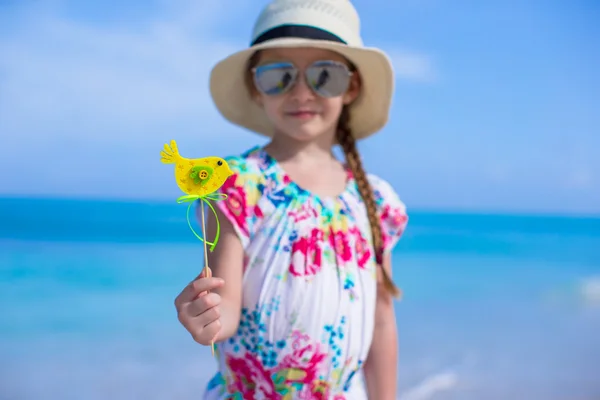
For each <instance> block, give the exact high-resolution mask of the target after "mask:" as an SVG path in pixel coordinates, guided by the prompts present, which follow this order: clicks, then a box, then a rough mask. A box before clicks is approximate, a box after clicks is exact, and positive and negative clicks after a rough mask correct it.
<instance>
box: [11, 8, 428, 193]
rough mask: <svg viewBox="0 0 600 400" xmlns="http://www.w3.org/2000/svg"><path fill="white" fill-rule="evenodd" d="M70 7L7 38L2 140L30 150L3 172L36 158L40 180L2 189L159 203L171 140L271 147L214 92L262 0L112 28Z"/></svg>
mask: <svg viewBox="0 0 600 400" xmlns="http://www.w3.org/2000/svg"><path fill="white" fill-rule="evenodd" d="M65 4H66V3H65ZM63 5H64V4H63V2H62V1H60V0H52V1H50V2H40V3H30V4H29V5H28V8H20V9H18V12H15V15H14V18H13V20H14V21H12V20H11V22H12V23H11V24H10V25H9V28H8V29H6V27H5V29H3V30H2V33H0V134H1V136H2V138H3V140H5V145H6V146H9V147H10V148H14V149H19V151H18V152H7V153H6V154H5V155H4V156H3V157H2V158H0V168H2V169H10V168H13V166H14V165H17V163H20V162H21V160H22V157H23V154H24V153H27V156H28V157H29V158H31V159H34V160H36V162H35V163H29V164H27V165H24V166H23V168H22V170H21V172H22V174H21V175H25V176H35V179H36V182H37V183H36V184H35V185H31V184H30V183H28V182H29V181H30V180H31V179H32V178H27V179H23V178H22V177H17V176H11V177H4V178H3V179H2V181H1V184H0V190H1V191H3V192H7V191H8V192H19V193H23V194H29V193H35V192H42V193H69V194H76V193H85V194H89V195H100V194H103V193H105V192H106V191H107V190H106V185H111V186H113V187H117V188H123V189H113V191H117V190H121V192H120V193H121V194H122V195H136V196H137V195H138V193H140V192H143V193H142V194H148V193H150V194H152V195H155V194H156V193H162V192H163V191H164V189H161V185H162V184H161V185H155V184H154V183H153V182H154V181H155V180H156V178H155V176H156V174H161V173H163V172H164V166H162V165H160V163H158V162H157V160H158V159H157V155H158V153H157V152H158V151H159V150H160V148H161V147H162V144H163V142H165V141H168V140H170V139H176V140H178V141H179V142H180V143H181V144H182V146H181V147H182V149H183V148H185V149H186V152H189V153H188V154H195V153H197V154H206V151H209V152H211V153H212V152H215V153H216V152H223V153H227V152H229V151H232V152H235V151H237V150H238V149H241V148H245V147H247V146H249V145H250V144H251V143H252V142H256V141H257V140H260V139H257V138H256V137H254V136H253V135H248V134H247V133H246V132H244V131H242V130H241V129H239V128H236V127H234V126H232V125H230V124H228V123H226V122H225V121H224V120H223V119H222V117H221V116H220V115H219V114H218V112H217V111H216V110H215V108H214V106H213V104H212V101H211V99H210V95H209V90H208V77H209V71H210V69H211V68H212V66H213V65H214V63H215V62H216V61H217V60H219V59H220V58H222V57H224V56H225V55H227V54H228V53H231V52H233V51H234V50H235V49H238V48H241V47H244V46H246V45H247V39H248V38H247V37H244V36H241V37H240V38H239V39H236V40H232V39H229V38H227V36H226V35H227V34H229V33H230V31H231V30H232V27H234V29H237V30H239V31H243V32H249V31H250V28H251V25H252V23H253V21H251V20H248V19H247V18H246V17H247V15H248V12H250V10H252V12H256V11H257V8H258V7H257V4H256V3H255V2H251V1H250V0H233V2H231V1H230V2H228V3H224V2H208V3H207V2H198V1H192V0H180V1H167V0H158V7H159V9H157V10H146V9H145V11H144V14H143V15H139V16H136V17H135V18H133V19H131V20H129V19H127V18H124V19H122V20H120V21H116V22H115V21H110V22H109V23H102V24H100V23H98V22H97V21H94V22H90V21H85V20H82V19H81V18H74V17H73V16H72V15H73V14H72V13H71V14H69V13H65V12H63V11H64V10H61V7H62V6H63ZM156 5H157V3H155V2H153V3H152V6H156ZM81 7H83V6H81ZM149 7H150V6H149ZM232 10H235V11H234V12H232ZM3 18H7V17H6V15H5V16H4V17H3ZM105 22H106V21H105ZM393 54H400V56H398V55H396V56H395V57H394V60H395V62H396V68H397V69H398V68H399V69H398V71H399V76H405V77H406V76H414V77H417V78H418V79H422V78H423V77H425V76H427V75H428V72H427V68H429V67H427V64H426V62H425V61H421V62H420V61H419V60H420V58H419V56H417V55H412V56H409V55H407V54H405V53H398V52H396V53H393ZM411 57H412V58H411ZM398 60H400V61H399V63H398ZM223 132H228V140H227V141H224V140H222V136H221V135H220V134H222V133H223ZM199 136H201V137H202V140H197V138H198V137H199ZM236 139H241V142H239V144H237V145H236V146H235V148H233V147H232V142H233V141H234V140H236ZM108 161H112V162H108ZM39 165H44V167H43V169H40V167H39ZM82 166H83V168H82ZM142 175H143V176H144V178H143V179H144V183H140V178H139V177H140V176H142ZM158 176H160V175H158ZM159 179H162V178H159ZM90 181H93V182H96V183H95V184H93V185H92V184H90V183H89V182H90ZM134 182H137V184H134ZM170 183H171V182H170V181H166V182H165V184H164V185H162V186H163V188H164V186H168V185H169V184H170Z"/></svg>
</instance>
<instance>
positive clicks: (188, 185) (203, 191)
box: [160, 140, 233, 197]
mask: <svg viewBox="0 0 600 400" xmlns="http://www.w3.org/2000/svg"><path fill="white" fill-rule="evenodd" d="M160 161H161V162H162V163H163V164H175V179H176V182H177V186H179V188H180V189H181V190H182V191H183V192H184V193H186V194H188V195H192V196H194V195H195V196H200V197H205V196H207V195H209V194H211V193H213V192H215V191H216V190H218V189H219V188H220V187H221V186H223V184H224V183H225V181H226V180H227V178H229V177H230V176H231V175H233V172H232V171H231V169H230V168H229V164H227V161H225V160H224V159H223V158H221V157H204V158H195V159H190V158H185V157H182V156H181V155H180V154H179V150H177V143H175V141H174V140H171V145H170V146H169V145H168V144H165V147H164V150H162V151H161V152H160Z"/></svg>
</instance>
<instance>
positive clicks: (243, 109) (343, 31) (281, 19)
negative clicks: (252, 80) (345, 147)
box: [210, 0, 394, 139]
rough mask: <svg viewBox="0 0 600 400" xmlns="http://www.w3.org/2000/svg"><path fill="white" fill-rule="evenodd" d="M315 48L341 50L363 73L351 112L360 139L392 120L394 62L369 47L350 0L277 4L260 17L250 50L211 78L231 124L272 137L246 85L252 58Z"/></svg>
mask: <svg viewBox="0 0 600 400" xmlns="http://www.w3.org/2000/svg"><path fill="white" fill-rule="evenodd" d="M275 47H288V48H289V47H315V48H321V49H327V50H332V51H335V52H337V53H339V54H341V55H343V56H344V57H346V58H347V59H348V60H350V61H351V62H352V63H353V64H354V65H355V66H356V67H357V69H358V70H359V72H360V76H361V82H362V89H361V94H360V96H359V97H358V98H357V99H356V100H355V101H354V103H353V104H352V105H351V108H350V115H351V118H350V128H351V129H352V132H353V134H354V136H355V137H356V139H363V138H365V137H367V136H370V135H372V134H374V133H376V132H377V131H379V130H380V129H381V128H382V127H383V126H384V125H385V124H386V123H387V121H388V116H389V110H390V106H391V100H392V93H393V89H394V73H393V67H392V64H391V62H390V60H389V58H388V57H387V56H386V55H385V53H384V52H382V51H381V50H379V49H376V48H368V47H364V46H363V42H362V38H361V36H360V20H359V17H358V14H357V12H356V9H355V8H354V7H353V6H352V4H351V3H350V1H348V0H273V1H272V2H271V3H269V4H268V5H267V6H266V7H265V8H264V9H263V11H262V12H261V14H260V15H259V17H258V19H257V21H256V22H255V25H254V29H253V32H252V41H251V44H250V47H248V48H246V49H244V50H241V51H238V52H237V53H234V54H232V55H230V56H228V57H227V58H225V59H223V60H221V61H220V62H218V63H217V64H216V65H215V66H214V68H213V70H212V72H211V75H210V92H211V96H212V98H213V101H214V103H215V105H216V107H217V109H218V110H219V112H220V113H221V114H222V115H223V117H225V118H226V119H227V120H229V121H230V122H232V123H234V124H236V125H240V126H242V127H244V128H247V129H249V130H251V131H253V132H256V133H259V134H262V135H266V136H272V134H273V131H272V129H273V128H272V125H271V123H270V122H269V120H268V119H267V117H266V115H265V113H264V111H263V110H262V108H260V106H259V105H258V104H256V103H255V101H253V99H252V98H251V97H250V93H249V92H248V90H247V87H246V84H245V78H244V76H245V73H246V68H247V62H248V59H249V58H250V57H251V56H252V54H253V53H254V52H255V51H257V50H261V49H269V48H275Z"/></svg>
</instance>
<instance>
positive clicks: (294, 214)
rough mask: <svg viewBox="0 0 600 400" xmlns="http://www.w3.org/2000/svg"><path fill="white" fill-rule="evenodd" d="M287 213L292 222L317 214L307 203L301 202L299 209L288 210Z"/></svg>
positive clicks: (313, 216)
mask: <svg viewBox="0 0 600 400" xmlns="http://www.w3.org/2000/svg"><path fill="white" fill-rule="evenodd" d="M288 215H289V216H290V217H291V218H292V219H293V220H294V222H296V223H298V222H301V221H305V220H307V219H310V218H315V217H316V216H317V211H316V210H315V209H314V208H313V207H311V206H310V205H309V204H308V203H303V204H302V207H300V209H299V210H297V211H296V210H294V211H290V212H288Z"/></svg>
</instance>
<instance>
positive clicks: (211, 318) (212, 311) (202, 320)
mask: <svg viewBox="0 0 600 400" xmlns="http://www.w3.org/2000/svg"><path fill="white" fill-rule="evenodd" d="M219 318H221V309H220V308H219V307H213V308H209V309H208V310H206V311H204V312H203V313H202V314H200V315H199V316H197V317H196V318H194V321H193V322H192V323H194V324H197V326H201V327H202V329H204V328H206V327H207V326H208V325H210V324H212V323H213V322H215V321H216V320H218V319H219Z"/></svg>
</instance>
